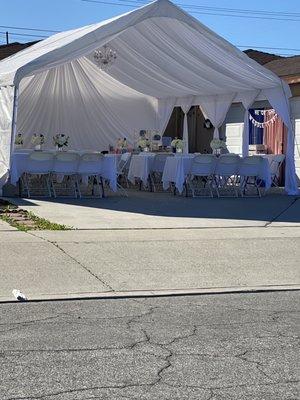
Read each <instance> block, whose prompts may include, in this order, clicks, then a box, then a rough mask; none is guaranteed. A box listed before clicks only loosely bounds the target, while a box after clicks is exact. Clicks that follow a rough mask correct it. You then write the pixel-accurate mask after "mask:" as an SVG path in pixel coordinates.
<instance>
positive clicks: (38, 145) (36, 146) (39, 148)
mask: <svg viewBox="0 0 300 400" xmlns="http://www.w3.org/2000/svg"><path fill="white" fill-rule="evenodd" d="M34 150H42V145H41V144H36V145H35V146H34Z"/></svg>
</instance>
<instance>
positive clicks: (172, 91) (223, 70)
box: [0, 0, 297, 194]
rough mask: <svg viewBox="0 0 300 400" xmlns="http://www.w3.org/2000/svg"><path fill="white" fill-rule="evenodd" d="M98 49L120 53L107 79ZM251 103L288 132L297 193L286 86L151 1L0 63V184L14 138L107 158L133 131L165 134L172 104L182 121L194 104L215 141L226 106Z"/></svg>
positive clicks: (164, 1)
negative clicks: (58, 141)
mask: <svg viewBox="0 0 300 400" xmlns="http://www.w3.org/2000/svg"><path fill="white" fill-rule="evenodd" d="M104 44H109V46H110V47H111V48H113V49H114V50H115V51H116V52H117V59H116V61H115V63H114V64H113V65H112V66H111V67H110V69H109V70H108V71H107V72H104V71H101V70H100V69H99V68H98V67H97V65H96V64H95V63H94V59H93V52H94V51H95V50H96V49H98V48H100V47H101V46H103V45H104ZM13 93H14V95H13ZM257 96H261V97H264V98H267V99H268V100H269V102H270V103H271V105H272V106H273V107H274V108H276V110H277V112H278V113H279V114H280V115H281V117H282V118H283V120H284V122H285V124H286V125H287V127H288V130H289V139H288V150H287V162H286V189H287V192H288V193H290V194H294V193H296V192H297V186H296V179H295V167H294V158H293V151H294V150H293V149H294V148H293V146H294V139H293V138H294V135H293V129H292V125H291V121H290V117H289V102H288V98H289V96H290V91H289V87H288V86H287V85H286V84H285V83H283V82H282V81H281V80H280V79H279V78H278V77H277V76H276V75H274V74H273V73H272V72H271V71H269V70H267V69H265V68H264V67H262V66H261V65H259V64H257V63H256V62H255V61H253V60H251V59H249V58H248V57H247V56H246V55H245V54H244V53H243V52H241V51H240V50H238V49H237V48H235V47H234V46H232V45H231V44H230V43H228V42H227V41H226V40H224V39H222V38H221V37H219V36H218V35H216V34H215V33H214V32H212V31H211V30H209V29H208V28H206V27H205V26H204V25H202V24H201V23H200V22H199V21H198V20H196V19H195V18H193V17H191V16H190V15H189V14H187V13H185V12H184V11H182V10H181V9H180V8H178V7H177V6H175V5H174V4H172V3H171V2H170V1H169V0H157V1H155V2H153V3H151V4H149V5H147V6H144V7H141V8H139V9H137V10H135V11H132V12H129V13H127V14H124V15H121V16H119V17H117V18H113V19H110V20H107V21H104V22H101V23H99V24H94V25H89V26H86V27H83V28H80V29H76V30H72V31H67V32H62V33H58V34H56V35H54V36H51V37H50V38H48V39H46V40H43V41H42V42H39V43H37V44H35V45H33V46H31V47H29V48H27V49H25V50H23V51H21V52H19V53H17V54H16V55H14V56H12V57H9V58H7V59H5V60H4V61H2V62H0V130H1V136H0V172H2V173H1V174H0V175H3V174H4V173H5V172H6V171H7V170H9V163H10V152H11V148H12V145H11V143H13V138H14V135H15V134H16V132H21V133H22V134H23V135H24V137H25V145H26V144H28V143H29V141H30V137H31V135H32V134H33V133H43V134H45V135H46V137H48V139H47V143H48V144H49V146H51V145H52V143H51V138H52V136H53V135H54V134H55V133H57V132H63V133H67V134H68V135H69V136H70V138H71V145H72V147H73V148H77V149H78V148H80V149H91V148H92V149H94V148H99V149H104V148H107V147H108V145H109V144H114V143H115V142H116V140H117V138H118V137H121V136H126V137H127V139H128V141H129V142H133V141H134V135H135V132H137V131H138V130H140V129H157V130H159V131H161V132H163V131H164V129H165V127H166V125H167V123H168V120H169V118H170V115H171V113H172V110H173V107H174V106H175V105H178V106H181V107H182V109H183V111H184V112H185V115H186V113H187V111H188V109H189V107H190V106H191V105H199V106H201V108H202V110H203V112H204V113H205V114H206V115H207V117H208V118H210V119H211V121H212V123H213V124H214V126H215V128H216V129H215V136H217V135H218V128H219V127H220V126H221V124H222V123H223V122H224V119H225V116H226V113H227V111H228V109H229V107H230V105H231V103H232V102H234V101H242V102H243V104H244V105H245V104H246V106H245V107H246V108H247V107H248V102H249V99H252V98H253V100H255V98H256V97H257ZM250 105H251V104H250ZM17 111H18V112H17ZM17 116H18V118H17ZM187 134H188V132H187V124H186V123H185V132H184V137H185V138H187ZM244 136H245V140H246V135H244ZM47 143H46V144H47ZM1 162H2V170H1Z"/></svg>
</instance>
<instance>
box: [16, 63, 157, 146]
mask: <svg viewBox="0 0 300 400" xmlns="http://www.w3.org/2000/svg"><path fill="white" fill-rule="evenodd" d="M133 110H134V112H133ZM17 126H18V132H21V133H22V134H23V136H24V146H25V148H30V147H31V143H30V139H31V136H32V134H33V133H43V134H44V135H45V137H46V143H45V146H44V147H45V148H51V147H52V148H53V143H52V137H53V136H54V135H55V134H56V133H58V132H60V133H65V134H67V135H69V136H70V146H69V147H70V148H71V149H75V150H76V149H77V150H80V149H82V150H91V149H98V150H105V149H108V146H109V144H111V145H115V144H116V142H117V139H118V138H120V137H126V138H127V140H128V143H130V144H133V143H134V140H135V138H134V132H135V131H138V130H140V129H156V101H155V99H153V98H152V97H149V96H145V95H143V94H141V93H138V92H136V91H135V90H133V89H131V88H129V87H127V86H124V85H123V84H121V83H120V82H118V81H116V80H115V79H113V78H112V77H110V76H109V75H108V74H106V73H105V72H103V71H101V70H100V69H99V68H97V67H96V66H95V65H94V64H93V63H92V62H91V61H89V60H87V59H86V58H81V59H79V60H75V61H73V62H72V63H69V64H65V65H62V66H60V67H57V68H54V69H51V70H49V71H45V72H42V73H40V74H37V75H35V76H34V77H33V78H25V79H23V80H22V82H21V85H20V98H19V113H18V124H17Z"/></svg>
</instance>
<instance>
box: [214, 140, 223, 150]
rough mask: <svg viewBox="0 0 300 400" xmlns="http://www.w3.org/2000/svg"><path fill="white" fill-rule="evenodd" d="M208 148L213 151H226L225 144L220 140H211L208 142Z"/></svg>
mask: <svg viewBox="0 0 300 400" xmlns="http://www.w3.org/2000/svg"><path fill="white" fill-rule="evenodd" d="M210 147H211V148H212V149H213V150H219V149H226V143H225V142H224V140H221V139H213V140H212V141H211V142H210Z"/></svg>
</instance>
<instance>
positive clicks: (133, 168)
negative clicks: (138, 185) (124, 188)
mask: <svg viewBox="0 0 300 400" xmlns="http://www.w3.org/2000/svg"><path fill="white" fill-rule="evenodd" d="M154 157H155V153H150V152H146V151H145V152H142V153H140V154H134V155H133V156H132V157H131V161H130V166H129V171H128V176H127V177H128V180H129V181H130V182H132V183H133V184H135V180H136V178H138V179H140V180H141V181H142V182H143V184H144V185H145V186H147V183H148V177H149V174H150V172H151V169H152V165H153V161H154Z"/></svg>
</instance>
